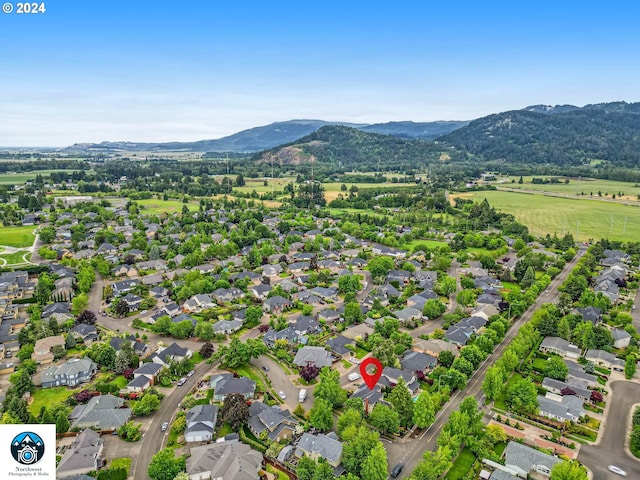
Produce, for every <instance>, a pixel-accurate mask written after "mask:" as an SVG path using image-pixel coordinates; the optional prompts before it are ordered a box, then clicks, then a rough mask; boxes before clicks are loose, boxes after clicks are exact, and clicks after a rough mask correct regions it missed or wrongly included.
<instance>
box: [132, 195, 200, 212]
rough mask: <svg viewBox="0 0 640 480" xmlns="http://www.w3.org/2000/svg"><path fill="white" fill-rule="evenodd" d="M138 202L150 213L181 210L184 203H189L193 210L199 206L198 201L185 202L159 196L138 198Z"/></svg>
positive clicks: (188, 205)
mask: <svg viewBox="0 0 640 480" xmlns="http://www.w3.org/2000/svg"><path fill="white" fill-rule="evenodd" d="M136 203H137V204H138V205H140V206H141V207H142V208H143V209H144V212H145V213H148V214H160V213H164V212H167V213H173V212H181V211H182V207H183V205H187V207H188V208H189V210H190V211H192V212H194V211H196V210H198V208H199V206H198V204H197V203H196V202H189V203H183V202H182V200H160V199H158V198H148V199H145V200H136Z"/></svg>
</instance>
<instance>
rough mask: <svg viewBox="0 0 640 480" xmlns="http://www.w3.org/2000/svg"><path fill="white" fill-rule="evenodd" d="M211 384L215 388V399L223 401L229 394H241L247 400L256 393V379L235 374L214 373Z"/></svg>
mask: <svg viewBox="0 0 640 480" xmlns="http://www.w3.org/2000/svg"><path fill="white" fill-rule="evenodd" d="M210 385H211V387H212V388H213V389H214V394H213V399H214V400H215V401H216V402H222V401H223V400H224V398H225V397H226V396H227V395H231V394H232V393H239V394H241V395H242V396H243V397H244V398H245V400H250V399H252V398H253V397H254V396H255V393H256V381H255V380H251V379H250V378H247V377H238V378H234V377H233V375H231V374H227V373H222V374H219V375H214V376H213V377H211V379H210Z"/></svg>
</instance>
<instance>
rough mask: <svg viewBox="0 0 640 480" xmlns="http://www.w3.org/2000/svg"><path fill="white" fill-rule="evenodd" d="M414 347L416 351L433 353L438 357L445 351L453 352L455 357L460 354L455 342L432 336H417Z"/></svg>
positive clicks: (432, 354)
mask: <svg viewBox="0 0 640 480" xmlns="http://www.w3.org/2000/svg"><path fill="white" fill-rule="evenodd" d="M412 349H413V350H414V351H415V352H422V353H426V354H427V355H431V356H433V357H436V358H438V357H439V356H440V354H441V353H442V352H444V351H447V352H451V353H452V354H453V355H454V356H455V357H457V356H458V355H460V352H459V351H458V348H457V347H456V346H455V345H454V344H452V343H450V342H447V341H445V340H441V339H439V338H430V339H429V340H423V339H421V338H417V339H416V340H415V341H414V342H413V347H412Z"/></svg>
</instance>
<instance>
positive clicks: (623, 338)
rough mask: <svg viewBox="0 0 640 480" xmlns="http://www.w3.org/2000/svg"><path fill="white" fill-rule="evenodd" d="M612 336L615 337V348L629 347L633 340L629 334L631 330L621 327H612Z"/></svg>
mask: <svg viewBox="0 0 640 480" xmlns="http://www.w3.org/2000/svg"><path fill="white" fill-rule="evenodd" d="M611 336H612V337H613V346H614V347H615V348H627V347H628V346H629V342H630V341H631V335H629V332H626V331H625V330H622V329H620V328H614V329H612V330H611Z"/></svg>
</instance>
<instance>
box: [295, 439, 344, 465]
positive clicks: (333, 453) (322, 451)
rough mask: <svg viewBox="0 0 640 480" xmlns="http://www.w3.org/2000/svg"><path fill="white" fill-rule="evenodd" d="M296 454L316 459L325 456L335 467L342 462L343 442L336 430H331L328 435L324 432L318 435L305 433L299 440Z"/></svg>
mask: <svg viewBox="0 0 640 480" xmlns="http://www.w3.org/2000/svg"><path fill="white" fill-rule="evenodd" d="M295 455H296V457H298V458H300V457H302V456H303V455H306V456H307V457H309V458H311V459H312V460H315V461H317V460H318V459H319V458H324V459H325V460H326V461H327V463H328V464H329V465H331V466H332V467H334V468H335V467H337V466H338V465H340V462H342V442H341V441H340V440H338V436H337V435H336V434H335V432H330V433H329V434H327V435H325V434H324V433H318V434H317V435H312V434H310V433H304V434H303V435H302V438H300V441H299V442H298V445H297V447H296V451H295Z"/></svg>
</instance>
